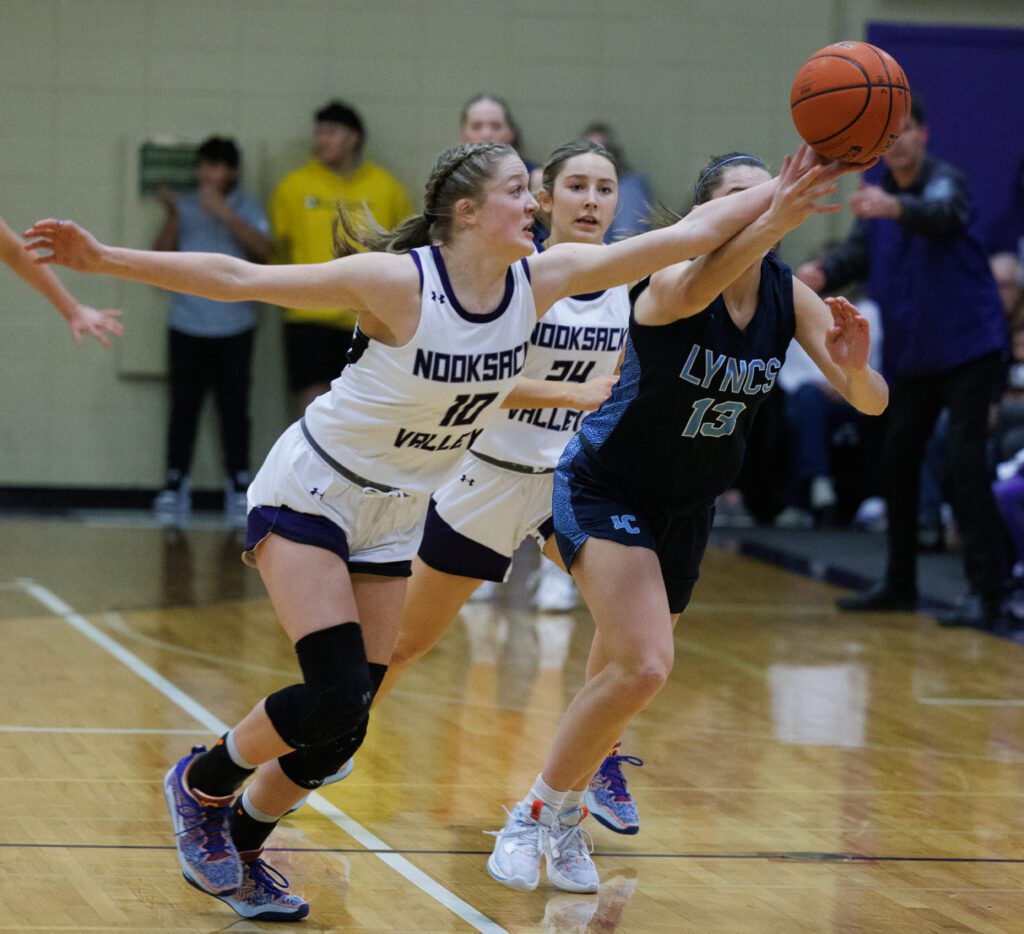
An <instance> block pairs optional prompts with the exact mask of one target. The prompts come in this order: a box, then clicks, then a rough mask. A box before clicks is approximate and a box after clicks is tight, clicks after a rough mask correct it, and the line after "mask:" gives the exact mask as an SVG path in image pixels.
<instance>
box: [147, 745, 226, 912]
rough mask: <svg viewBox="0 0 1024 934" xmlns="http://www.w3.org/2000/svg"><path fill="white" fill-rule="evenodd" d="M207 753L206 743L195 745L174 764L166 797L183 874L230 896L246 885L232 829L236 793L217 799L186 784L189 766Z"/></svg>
mask: <svg viewBox="0 0 1024 934" xmlns="http://www.w3.org/2000/svg"><path fill="white" fill-rule="evenodd" d="M204 752H206V747H205V746H193V747H192V752H191V753H189V754H188V755H187V756H185V757H183V758H182V759H181V760H180V761H179V762H178V764H177V765H175V766H172V767H171V769H170V770H169V771H168V772H167V774H166V775H165V776H164V797H165V798H166V799H167V810H168V811H170V813H171V823H172V825H173V826H174V842H175V844H176V846H177V849H178V862H180V863H181V872H182V875H184V876H185V879H186V880H187V881H188V882H190V883H191V884H192V885H194V886H195V887H196V888H197V889H202V891H204V892H207V893H209V894H210V895H230V894H232V893H234V892H237V891H238V889H239V887H240V886H241V884H242V863H241V861H240V860H239V858H238V853H237V851H236V850H235V846H234V844H233V843H232V842H231V832H230V830H229V829H228V817H229V815H230V814H231V803H232V801H234V798H235V796H234V795H227V796H226V797H223V798H214V797H212V796H210V795H204V794H203V793H202V792H201V791H197V790H196V789H194V788H189V787H187V786H186V784H185V773H186V772H187V771H188V767H189V766H190V765H191V764H192V761H193V760H194V759H195V758H196V757H197V756H199V755H201V754H202V753H204Z"/></svg>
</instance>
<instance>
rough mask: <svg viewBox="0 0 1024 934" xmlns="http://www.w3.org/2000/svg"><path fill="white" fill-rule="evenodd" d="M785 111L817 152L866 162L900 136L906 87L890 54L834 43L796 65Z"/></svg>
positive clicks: (907, 103)
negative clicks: (790, 113)
mask: <svg viewBox="0 0 1024 934" xmlns="http://www.w3.org/2000/svg"><path fill="white" fill-rule="evenodd" d="M789 108H790V111H791V112H792V114H793V123H794V124H795V125H796V130H797V132H798V133H799V134H800V135H801V136H802V137H803V138H804V139H805V140H807V142H808V143H810V145H811V148H812V149H814V151H815V152H817V153H819V154H821V155H822V156H824V157H825V158H827V159H838V160H840V161H841V162H852V163H859V162H870V161H871V160H872V159H874V158H875V156H878V155H880V154H881V153H883V152H885V151H886V150H887V149H888V148H889V147H890V146H891V145H892V144H893V143H894V142H895V141H896V138H897V137H898V136H899V135H900V133H902V132H903V127H904V125H905V124H906V122H907V115H908V114H909V113H910V86H909V85H908V84H907V76H906V75H905V74H904V73H903V69H902V68H900V66H899V64H898V63H897V62H896V59H894V58H893V57H892V56H891V55H890V54H889V53H888V52H885V51H883V50H882V49H879V48H877V47H876V46H873V45H869V44H868V43H867V42H854V41H850V42H834V43H833V44H832V45H826V46H825V48H823V49H819V50H818V51H817V52H815V53H814V54H813V55H812V56H811V57H810V58H809V59H807V61H806V62H804V63H803V65H801V66H800V70H799V71H798V72H797V73H796V78H795V80H794V81H793V88H792V90H791V91H790V92H789Z"/></svg>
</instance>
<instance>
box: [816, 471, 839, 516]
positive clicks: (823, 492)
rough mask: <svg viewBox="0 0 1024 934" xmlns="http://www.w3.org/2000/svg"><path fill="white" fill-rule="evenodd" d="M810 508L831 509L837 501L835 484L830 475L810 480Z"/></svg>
mask: <svg viewBox="0 0 1024 934" xmlns="http://www.w3.org/2000/svg"><path fill="white" fill-rule="evenodd" d="M809 496H810V501H811V509H815V510H817V509H831V508H832V507H833V506H835V504H836V503H837V502H838V497H837V496H836V485H835V484H834V483H833V482H832V478H831V477H825V476H819V477H815V478H814V479H813V480H811V490H810V494H809Z"/></svg>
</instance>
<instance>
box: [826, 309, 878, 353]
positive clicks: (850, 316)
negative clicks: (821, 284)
mask: <svg viewBox="0 0 1024 934" xmlns="http://www.w3.org/2000/svg"><path fill="white" fill-rule="evenodd" d="M825 304H826V305H828V310H829V311H831V312H832V327H831V328H829V331H828V333H827V334H826V335H825V349H826V350H828V355H829V356H830V357H831V358H832V362H833V363H835V365H836V366H839V367H842V368H843V369H844V370H863V369H864V368H865V367H866V366H867V365H868V354H869V352H870V350H871V325H870V324H868V320H867V318H865V317H863V316H862V315H861V313H860V312H859V311H857V306H856V305H854V304H852V303H851V302H849V301H847V300H846V299H845V298H842V297H841V296H840V297H837V298H826V299H825Z"/></svg>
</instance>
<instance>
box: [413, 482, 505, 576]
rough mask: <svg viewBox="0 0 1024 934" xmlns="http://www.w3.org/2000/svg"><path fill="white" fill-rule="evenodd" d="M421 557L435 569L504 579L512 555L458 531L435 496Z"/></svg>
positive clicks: (424, 535)
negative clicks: (441, 512) (442, 513)
mask: <svg viewBox="0 0 1024 934" xmlns="http://www.w3.org/2000/svg"><path fill="white" fill-rule="evenodd" d="M419 559H420V560H421V561H422V562H423V563H424V564H426V565H428V566H429V567H432V568H433V569H434V570H435V571H442V572H444V573H445V574H455V575H456V576H458V577H472V578H474V579H475V580H482V581H495V582H497V583H499V584H500V583H501V582H502V581H503V580H504V579H505V575H506V574H507V573H508V569H509V567H510V566H511V565H512V558H511V557H506V556H505V555H503V554H501V553H500V552H497V551H495V550H494V549H492V548H488V547H487V546H486V545H481V544H480V542H478V541H474V540H473V539H472V538H469V537H467V536H465V535H463V534H462V533H461V532H457V531H456V530H455V529H453V528H452V527H451V526H450V525H449V524H448V523H447V522H445V521H444V519H442V518H441V517H440V516H439V515H438V513H437V505H436V504H435V503H434V498H433V497H431V498H430V505H429V506H428V507H427V521H426V525H425V526H424V528H423V540H422V541H421V542H420V551H419Z"/></svg>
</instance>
